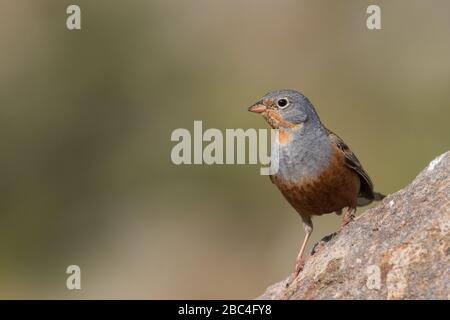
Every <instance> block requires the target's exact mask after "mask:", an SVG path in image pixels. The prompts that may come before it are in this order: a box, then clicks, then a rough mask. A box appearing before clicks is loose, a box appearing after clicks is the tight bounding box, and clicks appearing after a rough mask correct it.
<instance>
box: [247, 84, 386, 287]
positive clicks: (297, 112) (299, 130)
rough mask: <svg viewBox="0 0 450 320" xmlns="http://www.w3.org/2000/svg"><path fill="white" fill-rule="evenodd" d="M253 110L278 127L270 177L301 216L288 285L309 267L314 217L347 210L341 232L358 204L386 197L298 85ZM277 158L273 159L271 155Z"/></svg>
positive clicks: (271, 96) (272, 95)
mask: <svg viewBox="0 0 450 320" xmlns="http://www.w3.org/2000/svg"><path fill="white" fill-rule="evenodd" d="M248 110H249V111H250V112H254V113H258V114H261V115H262V116H263V118H264V119H265V120H266V121H267V123H268V124H269V126H270V127H272V128H273V129H277V131H278V135H277V139H275V141H274V142H272V157H273V155H274V147H276V148H277V149H278V151H277V157H278V159H277V161H278V170H277V171H276V172H275V173H273V172H272V174H270V179H271V181H272V182H273V183H274V184H275V185H276V186H277V187H278V189H279V190H280V191H281V193H282V195H283V196H284V198H285V199H286V200H287V201H288V202H289V204H290V205H291V206H292V207H293V208H294V209H295V210H296V211H297V212H298V214H299V215H300V217H301V219H302V222H303V227H304V230H305V237H304V239H303V241H302V243H301V246H300V250H299V253H298V256H297V259H296V262H295V269H294V272H293V273H292V275H291V276H290V278H289V280H288V283H287V285H289V284H290V283H291V282H292V281H293V280H295V279H296V278H297V277H298V275H299V273H300V272H301V270H302V269H303V267H304V263H305V259H304V258H303V255H304V252H305V249H306V247H307V244H308V240H309V239H310V237H311V234H312V232H313V223H312V217H313V216H320V215H323V214H329V213H336V214H338V215H340V214H341V213H342V211H344V216H343V219H342V224H341V226H340V228H339V229H338V231H337V233H339V232H340V231H341V230H342V229H343V228H344V227H345V226H346V225H347V224H348V223H350V222H351V221H352V220H353V219H354V217H355V212H356V207H360V206H366V205H368V204H370V203H372V202H373V201H379V200H382V199H383V198H384V197H385V195H383V194H381V193H378V192H375V191H374V186H373V183H372V181H371V179H370V177H369V175H368V174H367V172H366V171H365V170H364V169H363V167H362V165H361V163H360V161H359V160H358V158H357V157H356V155H355V154H354V152H353V151H352V150H351V149H350V147H349V146H348V145H347V144H346V143H345V142H344V140H343V139H341V138H340V137H339V136H338V135H337V134H335V133H334V132H333V131H331V130H329V129H327V128H326V127H325V126H324V125H323V123H322V122H321V120H320V118H319V115H318V113H317V112H316V109H315V108H314V106H313V104H312V103H311V102H310V100H309V99H308V98H307V97H306V96H305V95H303V94H302V93H300V92H298V91H295V90H286V89H284V90H277V91H271V92H269V93H267V94H266V95H265V96H263V97H262V98H261V99H260V100H259V101H258V102H256V103H254V104H252V105H251V106H250V107H249V108H248ZM271 161H273V159H271Z"/></svg>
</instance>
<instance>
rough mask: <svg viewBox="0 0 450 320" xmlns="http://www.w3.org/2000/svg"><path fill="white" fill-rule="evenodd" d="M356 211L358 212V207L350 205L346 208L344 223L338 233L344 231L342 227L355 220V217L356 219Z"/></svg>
mask: <svg viewBox="0 0 450 320" xmlns="http://www.w3.org/2000/svg"><path fill="white" fill-rule="evenodd" d="M355 212H356V208H354V207H348V208H347V209H346V210H345V214H344V218H343V219H342V224H341V226H340V228H339V230H338V231H337V232H338V233H339V232H341V231H342V229H344V227H345V226H346V225H347V224H349V223H350V222H352V221H353V219H355Z"/></svg>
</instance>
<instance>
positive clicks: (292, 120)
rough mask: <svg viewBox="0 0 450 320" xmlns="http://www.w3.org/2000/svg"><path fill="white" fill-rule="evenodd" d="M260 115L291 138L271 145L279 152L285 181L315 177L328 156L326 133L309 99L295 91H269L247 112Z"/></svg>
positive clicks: (329, 152)
mask: <svg viewBox="0 0 450 320" xmlns="http://www.w3.org/2000/svg"><path fill="white" fill-rule="evenodd" d="M249 111H250V112H254V113H260V114H261V115H262V116H263V117H264V118H265V119H266V121H267V122H268V124H269V125H270V126H271V127H272V128H274V129H279V130H280V132H281V131H283V132H284V133H285V135H286V134H287V135H289V136H290V138H289V139H288V141H287V142H284V143H283V142H282V141H281V140H279V141H278V143H276V144H275V146H274V145H272V154H273V148H274V147H277V148H279V155H280V159H279V160H280V172H279V175H281V176H283V177H284V178H286V179H287V178H289V180H291V179H298V178H299V177H300V176H310V175H314V174H316V173H317V172H319V170H320V169H321V168H322V167H324V166H325V165H326V164H327V163H328V161H329V159H330V156H331V152H332V149H331V144H330V140H329V138H328V133H327V130H326V129H325V127H324V126H323V125H322V122H321V121H320V118H319V116H318V114H317V112H316V110H315V108H314V106H313V105H312V103H311V102H310V101H309V99H308V98H307V97H306V96H304V95H303V94H302V93H300V92H298V91H295V90H277V91H271V92H269V93H267V94H266V95H265V96H263V97H262V98H261V99H260V100H259V101H258V102H256V103H254V104H253V105H252V106H250V108H249Z"/></svg>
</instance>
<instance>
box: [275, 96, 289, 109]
mask: <svg viewBox="0 0 450 320" xmlns="http://www.w3.org/2000/svg"><path fill="white" fill-rule="evenodd" d="M288 105H289V100H288V99H286V98H281V99H278V101H277V106H278V107H279V108H281V109H284V108H286V107H287V106H288Z"/></svg>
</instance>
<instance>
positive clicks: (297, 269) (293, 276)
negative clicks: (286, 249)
mask: <svg viewBox="0 0 450 320" xmlns="http://www.w3.org/2000/svg"><path fill="white" fill-rule="evenodd" d="M304 266H305V262H304V261H303V259H302V260H299V261H297V262H296V263H295V271H294V272H292V274H291V275H290V276H289V279H288V281H287V282H286V288H288V287H289V286H290V285H291V284H292V283H293V282H294V281H295V279H297V277H298V275H299V274H300V272H301V271H302V270H303V267H304Z"/></svg>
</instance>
